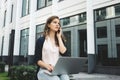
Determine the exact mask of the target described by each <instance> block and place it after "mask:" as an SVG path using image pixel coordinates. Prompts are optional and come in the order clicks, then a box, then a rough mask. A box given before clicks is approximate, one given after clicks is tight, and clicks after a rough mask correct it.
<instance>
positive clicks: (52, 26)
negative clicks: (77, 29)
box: [48, 18, 60, 32]
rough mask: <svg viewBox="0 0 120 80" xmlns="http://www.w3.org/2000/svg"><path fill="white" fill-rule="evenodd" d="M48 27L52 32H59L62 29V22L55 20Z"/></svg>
mask: <svg viewBox="0 0 120 80" xmlns="http://www.w3.org/2000/svg"><path fill="white" fill-rule="evenodd" d="M48 27H49V28H50V31H54V32H57V31H58V30H59V28H60V21H59V19H57V18H56V19H53V21H52V22H51V23H50V24H48Z"/></svg>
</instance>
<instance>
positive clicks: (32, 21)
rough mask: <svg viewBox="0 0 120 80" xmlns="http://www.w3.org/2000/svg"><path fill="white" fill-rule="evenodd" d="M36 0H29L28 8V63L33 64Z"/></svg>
mask: <svg viewBox="0 0 120 80" xmlns="http://www.w3.org/2000/svg"><path fill="white" fill-rule="evenodd" d="M36 1H37V0H35V1H34V0H31V4H30V5H31V7H30V8H31V9H30V28H29V47H28V64H33V63H34V62H33V61H34V53H35V52H34V51H35V33H36V25H35V16H36V14H35V10H36V3H37V2H36Z"/></svg>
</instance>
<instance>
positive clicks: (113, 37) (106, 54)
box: [95, 18, 120, 66]
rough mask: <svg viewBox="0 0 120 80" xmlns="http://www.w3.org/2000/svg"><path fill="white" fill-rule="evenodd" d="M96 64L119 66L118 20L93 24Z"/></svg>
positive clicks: (119, 40)
mask: <svg viewBox="0 0 120 80" xmlns="http://www.w3.org/2000/svg"><path fill="white" fill-rule="evenodd" d="M95 29H96V30H95V31H96V32H95V34H96V53H97V61H98V64H101V65H108V66H109V65H110V66H120V18H115V19H110V20H105V21H100V22H96V23H95Z"/></svg>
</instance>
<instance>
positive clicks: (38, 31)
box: [36, 24, 45, 39]
mask: <svg viewBox="0 0 120 80" xmlns="http://www.w3.org/2000/svg"><path fill="white" fill-rule="evenodd" d="M44 27H45V24H40V25H37V26H36V39H38V38H39V37H41V36H42V33H43V30H44Z"/></svg>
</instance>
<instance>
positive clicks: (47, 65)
mask: <svg viewBox="0 0 120 80" xmlns="http://www.w3.org/2000/svg"><path fill="white" fill-rule="evenodd" d="M37 64H38V65H39V66H40V67H42V68H45V69H47V70H48V71H50V72H51V71H52V70H53V66H52V65H50V64H46V63H44V62H43V61H42V60H39V61H38V62H37Z"/></svg>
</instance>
